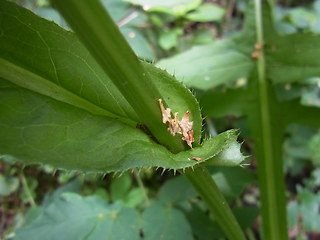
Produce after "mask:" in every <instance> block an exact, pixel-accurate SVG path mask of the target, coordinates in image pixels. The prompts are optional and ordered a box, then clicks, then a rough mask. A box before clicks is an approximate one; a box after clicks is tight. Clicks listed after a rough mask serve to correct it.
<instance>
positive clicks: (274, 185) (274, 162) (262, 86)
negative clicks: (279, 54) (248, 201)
mask: <svg viewBox="0 0 320 240" xmlns="http://www.w3.org/2000/svg"><path fill="white" fill-rule="evenodd" d="M261 9H262V7H261V0H255V13H256V18H255V20H256V31H257V42H258V43H259V44H263V42H264V37H263V23H262V19H263V18H262V12H261ZM260 53H261V54H260V56H259V58H258V63H257V71H258V86H259V106H260V119H261V130H260V131H261V134H262V143H259V145H260V144H261V152H262V154H261V156H260V158H259V159H258V177H259V185H260V190H261V202H262V219H263V236H264V238H265V239H267V240H285V239H288V235H287V230H286V208H285V195H284V184H283V181H284V178H283V171H282V163H281V159H280V160H279V159H278V158H277V157H276V152H277V150H276V149H275V148H274V146H273V142H274V141H275V140H274V138H275V136H274V135H273V131H272V130H273V129H272V125H271V117H270V116H271V114H272V113H271V108H270V99H269V96H270V94H269V92H268V91H269V90H268V89H269V86H268V82H267V79H266V65H265V57H264V51H263V48H262V49H261V52H260ZM280 156H281V154H280Z"/></svg>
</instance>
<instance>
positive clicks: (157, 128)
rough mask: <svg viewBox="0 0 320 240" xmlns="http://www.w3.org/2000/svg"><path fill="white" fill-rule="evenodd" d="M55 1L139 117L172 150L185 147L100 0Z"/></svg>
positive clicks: (149, 81) (156, 91) (179, 149)
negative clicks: (169, 128) (168, 124)
mask: <svg viewBox="0 0 320 240" xmlns="http://www.w3.org/2000/svg"><path fill="white" fill-rule="evenodd" d="M52 2H53V3H54V6H55V7H57V9H58V10H59V12H60V13H61V14H62V16H63V17H64V18H65V19H66V20H67V22H68V23H69V25H70V26H71V27H72V29H73V30H74V31H75V32H76V33H77V35H78V36H79V38H80V39H81V40H82V42H83V43H84V45H85V46H86V47H87V49H88V50H89V51H90V53H91V54H92V55H93V56H94V57H95V59H96V60H97V62H98V63H99V64H100V66H101V67H102V69H103V70H104V71H105V73H106V74H107V75H108V76H109V77H110V79H111V80H112V81H113V83H114V84H115V86H116V87H117V88H118V89H119V91H120V92H121V93H122V94H123V96H124V97H125V98H126V100H127V101H128V102H129V104H130V105H131V106H132V108H133V109H134V110H135V112H136V113H137V115H138V116H139V118H140V121H141V122H142V123H143V124H145V125H146V126H147V127H148V128H149V130H150V131H151V132H152V134H153V135H154V136H155V138H156V139H157V140H158V141H159V142H160V143H161V144H163V145H164V146H166V147H167V148H168V149H169V150H170V151H172V152H179V151H183V150H184V149H185V147H184V146H185V145H184V143H183V142H182V140H177V138H174V137H173V136H171V135H170V133H169V132H168V131H167V130H166V129H167V127H166V125H165V124H163V123H162V117H161V116H162V115H161V111H160V107H159V103H158V99H159V98H161V95H160V93H159V91H158V89H157V88H156V87H155V85H154V84H153V82H152V80H151V79H150V77H149V75H148V74H147V72H146V71H145V69H144V68H143V66H142V64H141V63H140V61H139V59H138V58H137V56H136V55H135V54H134V52H133V51H132V49H131V48H130V46H129V44H128V43H127V42H126V40H125V39H124V37H123V36H122V34H121V33H120V31H119V29H118V27H117V26H116V25H115V24H114V22H113V20H112V19H111V17H110V16H109V14H108V13H107V12H106V11H105V9H104V7H103V6H102V4H101V3H100V1H99V0H90V1H83V0H82V1H79V0H52ZM163 101H164V99H163Z"/></svg>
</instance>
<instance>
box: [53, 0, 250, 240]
mask: <svg viewBox="0 0 320 240" xmlns="http://www.w3.org/2000/svg"><path fill="white" fill-rule="evenodd" d="M52 1H53V3H54V4H55V6H56V7H57V8H58V10H59V12H60V13H61V14H62V16H63V17H64V18H65V19H66V20H67V22H68V23H69V24H70V26H71V27H72V28H73V30H74V31H75V32H76V33H77V34H78V36H79V37H80V39H81V40H82V42H83V43H84V44H85V45H86V47H87V48H88V50H89V51H90V53H91V54H92V55H93V56H94V57H95V59H96V60H97V62H98V63H99V64H100V66H101V67H102V69H103V70H104V71H105V72H106V73H107V75H108V76H109V77H110V79H111V80H112V81H113V83H114V84H115V85H116V87H117V88H118V89H119V90H120V92H121V93H122V94H123V96H124V97H125V98H126V99H127V101H128V102H129V104H130V105H131V106H132V107H133V109H134V110H135V111H136V113H137V115H138V116H139V118H140V119H141V121H142V122H143V123H144V124H145V125H146V126H147V127H148V128H149V130H150V131H151V132H152V134H153V135H154V136H155V137H156V138H157V140H158V141H159V142H160V143H161V144H163V145H164V146H166V147H167V148H168V149H170V150H171V151H172V152H175V153H176V152H179V151H182V150H184V144H183V142H182V141H181V140H180V139H179V140H178V139H177V138H173V137H172V136H171V135H170V133H169V132H168V131H167V127H166V125H165V124H163V123H162V117H161V112H160V108H159V105H158V102H157V100H158V99H159V98H161V95H160V93H159V92H158V90H157V89H156V87H155V86H154V84H153V83H152V81H151V79H149V76H148V74H147V73H146V71H145V70H144V68H143V66H142V65H141V63H140V61H139V60H138V59H137V57H136V56H135V54H134V52H133V51H132V50H131V48H130V46H129V45H128V43H127V42H126V41H125V39H124V38H123V36H122V35H121V33H120V31H119V29H118V28H117V27H116V25H115V24H114V23H113V21H112V19H111V18H110V16H109V15H108V13H107V12H106V11H105V10H104V8H103V7H102V5H101V4H100V2H99V0H90V1H85V0H52ZM163 100H164V99H163ZM184 175H185V176H186V177H187V179H189V181H190V182H191V184H192V185H193V186H194V187H195V189H196V190H197V191H198V192H199V194H200V196H201V197H202V198H203V200H204V201H205V202H206V203H207V205H208V207H209V209H210V210H211V211H212V212H213V214H214V215H215V217H216V218H217V219H218V223H219V224H220V225H221V228H222V229H223V230H224V231H225V233H226V235H227V236H228V237H229V239H232V240H244V239H245V238H244V235H243V233H242V231H241V229H240V227H239V225H238V224H237V221H236V219H235V218H234V216H233V215H232V212H231V210H230V208H229V206H228V204H227V203H226V201H225V200H224V198H223V196H222V194H221V193H220V192H219V189H218V188H217V186H216V184H215V183H214V181H213V179H212V177H211V176H210V174H209V173H208V171H207V170H206V169H205V168H204V167H198V168H197V169H195V171H192V170H187V171H186V173H185V174H184Z"/></svg>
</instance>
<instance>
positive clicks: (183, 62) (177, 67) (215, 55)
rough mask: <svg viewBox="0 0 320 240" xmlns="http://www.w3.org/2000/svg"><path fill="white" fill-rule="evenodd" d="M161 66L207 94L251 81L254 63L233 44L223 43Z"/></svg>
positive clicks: (217, 42) (175, 58)
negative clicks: (213, 90)
mask: <svg viewBox="0 0 320 240" xmlns="http://www.w3.org/2000/svg"><path fill="white" fill-rule="evenodd" d="M157 66H159V67H160V68H163V69H166V70H167V71H169V72H170V73H174V74H175V75H176V76H177V78H179V79H182V80H183V82H184V83H185V84H186V85H188V86H190V87H194V88H198V89H203V90H206V89H209V88H213V87H216V86H218V85H221V84H228V83H232V82H235V81H236V80H237V79H239V78H248V77H249V73H250V71H251V70H252V67H253V62H252V60H251V58H250V57H249V56H246V55H245V54H243V53H241V52H240V51H238V50H237V49H235V46H234V43H233V42H231V41H228V40H222V41H216V42H214V43H212V44H207V45H202V46H195V47H193V48H191V49H190V50H188V51H186V52H183V53H181V54H178V55H175V56H173V57H171V58H167V59H162V60H161V61H159V62H158V63H157Z"/></svg>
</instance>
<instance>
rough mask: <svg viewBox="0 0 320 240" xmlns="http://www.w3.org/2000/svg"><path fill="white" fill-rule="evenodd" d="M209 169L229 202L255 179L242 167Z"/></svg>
mask: <svg viewBox="0 0 320 240" xmlns="http://www.w3.org/2000/svg"><path fill="white" fill-rule="evenodd" d="M209 171H210V172H211V173H212V174H213V175H212V177H213V179H214V180H215V182H216V183H217V185H218V187H219V189H220V190H221V192H222V193H223V195H224V196H225V198H226V199H227V200H229V202H230V201H233V200H235V199H236V198H237V197H239V196H240V194H242V193H243V191H244V189H245V188H246V187H247V186H248V185H249V184H252V183H254V182H255V181H256V179H255V176H254V175H253V174H252V173H251V172H250V171H248V170H246V169H243V168H234V167H212V168H210V169H209Z"/></svg>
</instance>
